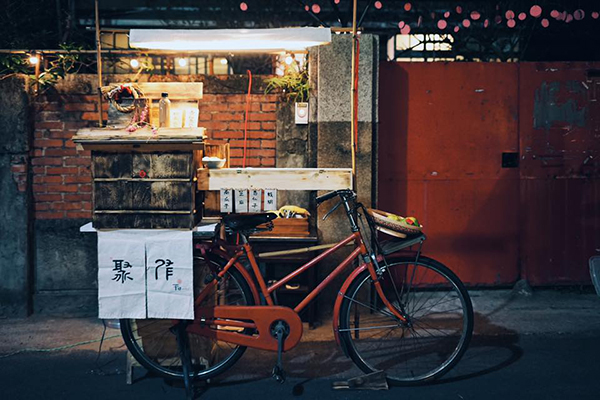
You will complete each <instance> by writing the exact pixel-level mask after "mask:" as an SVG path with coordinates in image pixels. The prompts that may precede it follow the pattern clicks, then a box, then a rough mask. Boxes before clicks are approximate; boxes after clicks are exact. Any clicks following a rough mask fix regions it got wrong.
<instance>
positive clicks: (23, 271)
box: [0, 77, 32, 317]
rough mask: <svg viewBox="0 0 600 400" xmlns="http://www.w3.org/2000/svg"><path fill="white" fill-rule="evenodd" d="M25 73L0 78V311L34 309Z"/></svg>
mask: <svg viewBox="0 0 600 400" xmlns="http://www.w3.org/2000/svg"><path fill="white" fill-rule="evenodd" d="M26 85H27V82H26V79H25V78H24V77H10V78H6V79H3V80H0V193H1V194H0V277H2V278H1V279H0V316H3V317H6V316H25V315H27V314H28V313H29V312H30V309H31V299H30V296H29V294H30V287H31V283H32V282H31V265H32V264H31V261H32V260H31V256H30V253H31V247H30V243H29V237H30V221H31V212H30V203H31V201H30V197H31V187H30V181H29V153H30V152H29V149H30V146H31V121H30V112H29V111H30V110H29V96H28V95H27V91H26Z"/></svg>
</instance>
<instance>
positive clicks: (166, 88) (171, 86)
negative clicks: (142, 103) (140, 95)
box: [136, 82, 203, 100]
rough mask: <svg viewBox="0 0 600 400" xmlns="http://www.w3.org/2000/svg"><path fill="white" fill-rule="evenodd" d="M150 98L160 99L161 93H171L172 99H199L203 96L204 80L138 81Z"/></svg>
mask: <svg viewBox="0 0 600 400" xmlns="http://www.w3.org/2000/svg"><path fill="white" fill-rule="evenodd" d="M136 85H138V86H139V88H140V89H141V90H142V92H144V97H146V98H148V99H160V96H161V93H163V92H166V93H169V99H171V100H199V99H201V98H202V89H203V83H202V82H140V83H136Z"/></svg>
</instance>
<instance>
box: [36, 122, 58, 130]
mask: <svg viewBox="0 0 600 400" xmlns="http://www.w3.org/2000/svg"><path fill="white" fill-rule="evenodd" d="M35 129H50V130H53V129H54V130H63V129H64V122H62V121H51V122H50V121H47V122H36V123H35Z"/></svg>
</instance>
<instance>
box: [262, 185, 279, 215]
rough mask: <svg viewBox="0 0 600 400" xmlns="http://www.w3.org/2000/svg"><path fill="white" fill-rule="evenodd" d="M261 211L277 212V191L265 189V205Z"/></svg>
mask: <svg viewBox="0 0 600 400" xmlns="http://www.w3.org/2000/svg"><path fill="white" fill-rule="evenodd" d="M263 210H265V211H272V210H277V190H276V189H265V205H264V208H263Z"/></svg>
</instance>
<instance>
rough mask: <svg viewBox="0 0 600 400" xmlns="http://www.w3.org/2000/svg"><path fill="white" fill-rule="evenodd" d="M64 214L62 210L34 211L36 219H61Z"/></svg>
mask: <svg viewBox="0 0 600 400" xmlns="http://www.w3.org/2000/svg"><path fill="white" fill-rule="evenodd" d="M64 216H65V213H63V212H51V211H42V212H36V213H35V218H36V219H61V218H64Z"/></svg>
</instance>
